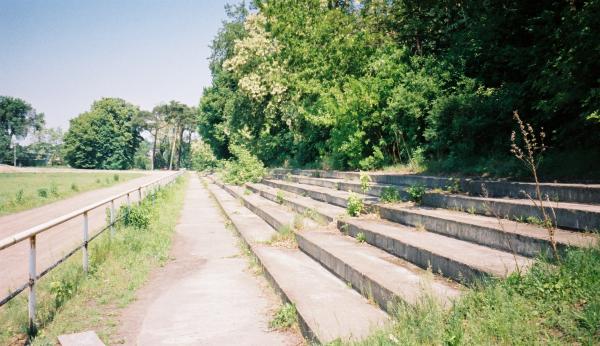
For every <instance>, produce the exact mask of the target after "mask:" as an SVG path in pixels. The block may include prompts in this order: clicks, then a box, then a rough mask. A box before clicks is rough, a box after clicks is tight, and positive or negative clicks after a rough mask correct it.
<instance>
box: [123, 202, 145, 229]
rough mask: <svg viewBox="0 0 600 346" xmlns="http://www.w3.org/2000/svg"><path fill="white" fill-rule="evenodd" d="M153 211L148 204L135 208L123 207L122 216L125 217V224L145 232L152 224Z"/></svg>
mask: <svg viewBox="0 0 600 346" xmlns="http://www.w3.org/2000/svg"><path fill="white" fill-rule="evenodd" d="M150 212H151V210H150V209H149V208H148V205H147V204H142V205H138V206H134V207H127V206H123V207H122V208H121V212H120V214H121V215H123V224H124V225H125V226H129V227H133V228H135V229H137V230H144V229H146V228H148V225H149V224H150V217H151V213H150Z"/></svg>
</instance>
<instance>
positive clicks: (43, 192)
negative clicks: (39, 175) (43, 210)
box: [37, 187, 48, 198]
mask: <svg viewBox="0 0 600 346" xmlns="http://www.w3.org/2000/svg"><path fill="white" fill-rule="evenodd" d="M37 194H38V196H40V197H42V198H47V197H48V189H47V188H45V187H41V188H39V189H38V190H37Z"/></svg>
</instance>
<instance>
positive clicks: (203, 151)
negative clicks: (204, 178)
mask: <svg viewBox="0 0 600 346" xmlns="http://www.w3.org/2000/svg"><path fill="white" fill-rule="evenodd" d="M191 155H192V157H191V160H192V169H194V170H196V171H205V170H209V169H214V168H216V167H217V166H218V160H217V158H216V157H215V154H213V151H212V149H211V147H210V145H208V144H207V143H205V142H204V141H202V140H197V141H195V142H193V143H192V153H191Z"/></svg>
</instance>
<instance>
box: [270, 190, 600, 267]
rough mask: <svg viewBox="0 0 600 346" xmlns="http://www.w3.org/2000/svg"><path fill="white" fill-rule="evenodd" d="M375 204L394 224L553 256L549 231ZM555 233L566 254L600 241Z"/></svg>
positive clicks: (331, 194)
mask: <svg viewBox="0 0 600 346" xmlns="http://www.w3.org/2000/svg"><path fill="white" fill-rule="evenodd" d="M265 184H269V185H270V186H276V187H277V188H279V189H285V190H286V191H290V192H293V193H301V194H305V195H307V196H309V197H311V198H313V199H315V200H318V201H322V202H327V203H332V202H333V203H336V204H337V205H346V201H347V199H348V196H349V193H348V192H344V191H338V190H333V189H329V188H325V187H320V186H314V185H306V184H299V183H290V182H284V181H279V180H268V181H265ZM375 202H376V198H375V197H372V196H370V197H369V200H367V201H366V203H367V204H371V210H372V211H376V212H377V213H378V214H379V215H380V216H381V217H382V218H384V219H387V220H390V221H394V222H398V223H402V224H405V225H410V226H415V227H423V228H425V229H426V230H428V231H431V232H436V233H440V234H444V235H448V236H451V237H454V238H457V239H461V240H466V241H470V242H474V243H477V244H480V245H484V246H489V247H492V248H495V249H499V250H503V251H508V252H511V253H512V252H514V253H516V254H519V255H523V256H530V257H535V256H537V255H538V254H540V253H547V254H550V253H551V243H550V240H549V237H548V231H547V230H546V229H544V228H543V227H540V226H536V225H530V224H526V223H519V222H515V221H510V220H505V219H498V218H496V217H487V216H482V215H474V214H473V215H472V214H470V213H465V212H459V211H452V210H446V209H440V208H428V207H423V206H414V205H412V204H410V203H400V204H381V203H379V204H377V205H375ZM555 233H556V234H555V240H556V242H557V247H558V249H559V251H564V250H565V249H566V248H567V247H568V246H578V247H588V246H591V245H593V244H595V242H596V241H597V240H598V236H597V235H593V234H584V233H580V232H572V231H568V230H563V229H557V230H556V231H555Z"/></svg>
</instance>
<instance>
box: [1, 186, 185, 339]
mask: <svg viewBox="0 0 600 346" xmlns="http://www.w3.org/2000/svg"><path fill="white" fill-rule="evenodd" d="M185 186H186V178H179V180H178V182H177V183H175V185H173V187H170V188H168V189H165V190H162V191H161V193H159V197H158V200H157V201H156V203H155V205H153V204H152V203H147V200H146V203H144V204H143V206H142V207H135V208H134V209H132V211H131V213H129V215H130V217H128V218H125V219H124V221H123V222H122V223H121V224H120V225H119V226H118V229H117V232H116V236H115V237H114V238H112V239H111V237H110V232H105V233H104V234H102V235H101V236H100V237H99V238H98V239H96V240H95V241H94V242H92V243H91V244H90V247H91V250H90V254H91V258H90V272H89V273H88V274H87V275H86V274H85V273H84V272H83V270H82V269H81V255H80V254H76V255H75V256H73V257H71V258H70V259H69V260H68V261H67V262H66V263H64V264H62V265H60V266H59V267H57V268H56V269H55V270H54V271H52V272H50V274H48V276H46V277H44V278H43V279H42V280H40V282H39V284H38V286H37V290H36V292H37V295H38V313H37V316H36V317H37V322H38V325H39V333H38V336H37V337H36V338H35V339H34V340H33V342H32V344H33V345H55V344H56V337H57V336H58V335H60V334H64V333H73V332H79V331H84V330H94V331H96V332H97V333H98V335H99V336H100V338H101V339H102V340H103V341H104V342H105V343H106V344H107V345H108V344H117V343H121V341H120V340H114V339H112V338H113V336H114V333H115V331H116V330H117V326H118V319H119V311H120V309H122V308H123V307H125V306H126V305H128V304H129V303H130V302H132V301H133V299H134V297H135V292H136V290H137V289H138V288H139V287H140V286H142V284H143V283H144V282H145V281H146V280H147V278H148V275H149V273H150V271H151V270H152V269H153V268H155V267H157V266H159V265H162V264H164V263H165V262H166V261H167V260H168V258H169V249H170V247H171V238H172V235H173V231H174V229H175V225H176V223H177V220H178V218H179V214H180V211H181V208H182V205H183V196H184V192H185ZM159 211H160V212H159ZM122 215H124V214H122ZM26 296H27V294H21V295H20V296H18V297H17V298H16V299H13V300H12V301H10V302H9V303H8V304H6V305H5V306H3V307H2V308H0V345H7V344H9V345H12V344H24V342H25V341H26V328H27V299H26Z"/></svg>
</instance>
